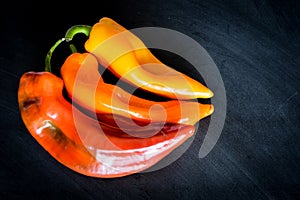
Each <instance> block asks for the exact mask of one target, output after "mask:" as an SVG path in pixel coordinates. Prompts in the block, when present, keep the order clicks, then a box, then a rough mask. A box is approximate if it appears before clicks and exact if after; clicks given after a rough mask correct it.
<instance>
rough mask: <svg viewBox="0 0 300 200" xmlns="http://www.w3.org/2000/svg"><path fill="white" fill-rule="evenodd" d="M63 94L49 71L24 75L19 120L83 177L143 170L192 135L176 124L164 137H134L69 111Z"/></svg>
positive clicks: (190, 128)
mask: <svg viewBox="0 0 300 200" xmlns="http://www.w3.org/2000/svg"><path fill="white" fill-rule="evenodd" d="M62 90H63V81H62V80H61V79H60V78H58V77H56V76H55V75H53V74H51V73H49V72H38V73H37V72H27V73H25V74H23V75H22V77H21V79H20V85H19V90H18V102H19V109H20V112H21V116H22V119H23V122H24V124H25V126H26V127H27V129H28V130H29V132H30V134H31V135H32V136H33V137H34V138H35V139H36V141H37V142H38V143H39V144H40V145H41V146H42V147H43V148H44V149H45V150H46V151H47V152H49V154H50V155H52V156H53V157H54V158H55V159H56V160H57V161H59V162H60V163H62V164H63V165H65V166H66V167H68V168H70V169H72V170H74V171H76V172H78V173H81V174H84V175H87V176H92V177H102V178H113V177H121V176H126V175H130V174H133V173H137V172H140V171H142V170H145V169H147V168H149V167H151V166H153V165H154V164H156V163H157V162H159V161H160V160H161V159H163V158H164V157H165V156H166V155H168V154H169V153H170V152H171V151H172V150H174V149H175V148H176V147H178V146H179V145H180V144H182V143H183V142H184V141H186V140H187V139H188V138H189V137H190V136H192V135H193V133H194V126H191V125H176V126H175V127H172V128H171V129H170V131H169V132H168V133H167V134H165V133H163V132H160V133H158V134H157V135H155V136H152V137H150V138H135V137H132V136H129V135H127V134H126V133H124V132H123V131H122V130H120V129H116V128H112V127H110V126H107V125H105V124H100V125H99V122H98V121H97V120H94V119H92V118H90V117H88V116H86V115H84V114H83V113H81V112H80V111H79V110H77V109H76V108H72V105H71V104H70V103H69V102H68V101H66V100H65V99H64V97H63V95H62ZM99 127H101V128H102V129H100V128H99Z"/></svg>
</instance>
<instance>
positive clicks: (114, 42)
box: [85, 17, 213, 99]
mask: <svg viewBox="0 0 300 200" xmlns="http://www.w3.org/2000/svg"><path fill="white" fill-rule="evenodd" d="M85 49H86V50H87V51H88V52H90V53H92V54H94V55H95V56H96V57H97V58H98V60H99V62H100V63H101V64H102V65H103V66H104V67H107V68H108V69H109V70H110V71H112V72H113V73H114V74H115V75H116V76H117V77H119V78H121V79H122V80H124V81H126V82H127V83H129V84H131V85H134V86H136V87H139V88H141V89H144V90H146V91H149V92H152V93H155V94H158V95H161V96H165V97H168V98H173V99H195V98H211V97H212V96H213V92H212V91H211V90H210V89H208V88H207V87H206V86H204V85H203V84H202V83H200V82H199V81H196V80H195V79H192V78H191V77H189V76H187V75H185V74H183V73H181V72H179V71H177V70H175V69H173V68H171V67H169V66H167V65H165V64H164V63H162V62H161V61H160V60H158V59H157V58H156V57H155V56H154V55H153V54H152V53H151V51H150V50H149V49H148V48H147V47H146V46H145V45H144V43H143V42H142V41H141V40H140V39H139V38H138V37H137V36H136V35H134V34H133V33H132V32H130V31H128V30H127V29H126V28H124V27H123V26H121V25H120V24H118V23H117V22H115V21H114V20H112V19H110V18H107V17H104V18H101V19H100V21H99V22H98V23H96V24H94V25H93V27H92V29H91V32H90V34H89V38H88V40H87V41H86V42H85Z"/></svg>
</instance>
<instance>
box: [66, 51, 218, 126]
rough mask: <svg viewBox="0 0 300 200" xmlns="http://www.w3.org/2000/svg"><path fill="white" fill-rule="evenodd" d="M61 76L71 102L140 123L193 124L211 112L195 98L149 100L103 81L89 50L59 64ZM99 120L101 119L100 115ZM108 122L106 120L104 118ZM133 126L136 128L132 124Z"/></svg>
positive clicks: (210, 106) (209, 107)
mask: <svg viewBox="0 0 300 200" xmlns="http://www.w3.org/2000/svg"><path fill="white" fill-rule="evenodd" d="M61 76H62V78H63V80H64V82H65V87H66V90H67V91H68V93H69V96H70V97H71V98H72V100H73V102H75V103H76V104H78V105H80V106H81V107H83V108H85V109H87V110H90V111H91V112H96V113H97V115H98V116H99V117H100V118H101V116H103V115H107V114H111V115H115V116H122V117H125V118H127V119H132V120H133V121H134V122H137V123H138V124H140V125H145V124H148V123H150V122H162V121H163V122H166V123H173V124H177V123H180V124H187V125H194V124H195V123H196V122H198V121H199V120H200V119H202V118H204V117H207V116H209V115H211V114H212V112H213V105H211V104H201V103H198V102H197V101H178V100H170V101H165V102H157V101H150V100H146V99H143V98H139V97H137V96H134V95H132V94H130V93H128V92H127V91H125V90H123V89H122V88H120V87H118V86H117V85H112V84H108V83H105V82H104V81H103V79H102V77H101V75H100V73H99V72H98V62H97V59H96V58H95V56H94V55H92V54H89V53H83V54H81V53H73V54H71V55H70V56H69V57H68V58H67V59H66V60H65V62H64V64H63V65H62V67H61ZM102 120H105V119H103V117H102ZM106 122H107V121H106ZM131 125H132V127H134V128H138V126H135V124H133V123H132V124H131Z"/></svg>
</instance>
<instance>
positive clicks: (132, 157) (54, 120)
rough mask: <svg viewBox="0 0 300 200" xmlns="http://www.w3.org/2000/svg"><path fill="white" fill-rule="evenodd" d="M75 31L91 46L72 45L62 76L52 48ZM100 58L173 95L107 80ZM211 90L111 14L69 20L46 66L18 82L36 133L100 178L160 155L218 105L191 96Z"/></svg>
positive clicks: (73, 165)
mask: <svg viewBox="0 0 300 200" xmlns="http://www.w3.org/2000/svg"><path fill="white" fill-rule="evenodd" d="M78 33H84V34H85V35H86V36H87V37H88V39H87V41H86V42H85V45H84V47H85V50H86V52H83V53H78V52H76V49H75V48H74V46H71V47H72V48H71V49H72V50H73V53H72V54H71V55H70V56H68V57H67V58H66V59H65V61H64V63H63V65H62V67H61V69H60V76H57V75H55V74H53V73H52V72H51V65H50V60H51V56H52V53H53V51H54V50H55V48H56V47H57V46H58V45H59V44H60V43H61V42H63V41H67V42H69V41H71V40H72V38H73V36H74V35H76V34H78ZM99 64H101V67H104V68H106V69H107V70H109V71H111V72H112V73H113V74H114V75H115V76H116V77H118V78H119V79H121V80H122V81H125V82H127V83H128V84H130V85H132V86H134V87H136V88H140V89H142V90H144V91H147V92H149V93H152V94H155V95H160V96H163V97H167V98H169V99H170V100H168V101H161V102H160V101H153V100H148V99H145V98H141V97H138V96H135V95H133V94H131V93H130V92H129V91H126V90H124V89H122V88H121V87H119V86H118V85H113V84H109V83H106V82H105V81H104V80H103V78H102V77H101V74H100V73H99V69H98V67H99ZM64 89H65V90H66V92H67V95H68V96H69V98H70V99H72V102H70V101H69V100H68V99H67V98H65V96H64V95H63V90H64ZM212 96H213V93H212V92H211V91H210V90H209V89H208V88H207V87H205V86H204V85H202V84H201V83H200V82H198V81H196V80H194V79H192V78H190V77H188V76H186V75H185V74H183V73H181V72H178V71H176V70H174V69H173V68H171V67H169V66H167V65H165V64H163V63H162V62H161V61H159V60H158V59H157V58H156V57H155V56H154V55H153V54H152V53H151V51H150V50H149V49H148V48H147V47H146V46H145V45H144V43H143V42H142V41H141V40H140V39H139V38H138V37H137V36H135V35H134V34H133V33H132V32H130V31H128V30H127V29H125V28H124V27H123V26H121V25H120V24H118V23H117V22H115V21H114V20H112V19H110V18H107V17H104V18H101V19H100V21H99V22H97V23H96V24H94V25H93V26H92V27H90V26H85V25H76V26H73V27H71V28H70V29H69V30H68V31H67V33H66V35H65V37H64V38H63V39H60V40H59V41H58V42H56V43H55V45H54V46H53V47H52V48H51V49H50V51H49V53H48V54H47V56H46V67H45V71H41V72H26V73H24V74H23V75H22V76H21V78H20V84H19V90H18V101H19V109H20V112H21V116H22V120H23V122H24V124H25V126H26V128H27V129H28V131H29V132H30V134H31V135H32V136H33V137H34V138H35V139H36V141H37V142H38V143H39V144H40V145H41V146H42V147H43V148H44V149H45V150H46V151H47V152H49V153H50V154H51V155H52V156H53V157H54V158H55V159H56V160H57V161H59V162H60V163H62V164H63V165H65V166H66V167H68V168H70V169H72V170H74V171H76V172H79V173H81V174H84V175H87V176H92V177H101V178H113V177H121V176H126V175H130V174H133V173H137V172H141V171H143V170H145V169H148V168H149V167H151V166H153V165H155V164H156V163H158V162H159V161H160V160H162V159H163V158H164V157H165V156H167V155H168V154H169V153H170V152H172V151H173V150H174V149H175V148H177V147H178V146H179V145H181V144H182V143H184V142H185V141H186V140H187V139H188V138H189V137H191V136H192V135H193V134H194V132H195V127H194V125H195V123H197V122H198V121H199V120H201V119H203V118H205V117H207V116H209V115H211V114H212V113H213V105H211V104H202V103H199V102H198V101H192V100H195V99H197V98H211V97H212Z"/></svg>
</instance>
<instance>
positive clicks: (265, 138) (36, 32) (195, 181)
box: [0, 0, 300, 200]
mask: <svg viewBox="0 0 300 200" xmlns="http://www.w3.org/2000/svg"><path fill="white" fill-rule="evenodd" d="M110 2H111V3H109V2H106V3H105V2H102V3H101V2H100V1H99V3H95V4H93V3H92V2H87V1H86V2H84V1H83V2H76V3H75V2H72V1H68V2H64V3H62V2H53V1H47V2H43V1H40V2H39V3H38V2H31V1H22V2H21V1H20V2H16V1H9V2H8V3H7V4H5V5H4V4H3V5H2V7H1V8H2V9H1V10H2V12H1V22H2V23H1V24H2V26H1V32H0V34H1V37H0V40H1V42H0V44H1V48H0V51H1V53H0V65H1V68H0V72H1V73H0V74H1V79H0V80H1V81H0V86H1V87H0V88H1V90H0V94H1V99H0V108H1V115H0V116H1V117H0V118H1V124H0V130H1V136H0V144H1V145H0V157H1V159H0V162H1V163H0V166H1V168H0V184H1V185H0V198H1V199H3V198H2V197H8V198H12V197H16V198H17V197H19V198H21V199H23V198H24V197H31V198H30V199H60V198H61V199H107V200H108V199H157V198H158V197H163V198H164V199H190V200H191V199H276V200H277V199H278V200H279V199H299V198H300V192H299V191H300V185H299V184H300V172H299V156H300V155H299V154H300V152H299V133H300V114H299V113H300V81H299V79H300V78H299V77H300V48H299V47H300V27H299V25H300V15H299V10H300V9H299V2H297V1H277V0H276V1H267V0H262V1H256V0H252V1H250V0H245V1H240V0H233V1H221V0H220V1H217V0H214V1H196V0H194V1H192V0H188V1H180V0H175V1H152V0H148V1H145V0H140V1H126V0H125V1H122V2H119V3H118V2H112V1H110ZM46 8H47V9H46ZM103 16H108V17H111V18H113V19H115V20H116V21H118V22H119V23H121V24H122V25H124V26H125V27H127V28H136V27H143V26H158V27H165V28H170V29H174V30H177V31H180V32H182V33H184V34H186V35H188V36H190V37H192V38H193V39H195V40H196V41H198V42H199V43H200V44H201V45H202V46H203V47H204V48H205V49H206V50H207V51H208V53H209V54H210V55H211V57H212V58H213V59H214V61H215V63H216V64H217V66H218V68H219V70H220V73H221V75H222V78H223V81H224V83H225V88H226V94H227V101H228V105H227V117H226V122H225V126H224V129H223V132H222V134H221V137H220V139H219V141H218V143H217V145H216V146H215V147H214V149H213V150H212V151H211V152H210V153H209V154H208V156H206V157H205V158H203V159H199V158H198V151H199V148H200V146H201V142H202V140H203V134H205V131H206V130H207V124H208V122H209V119H205V120H203V121H202V122H201V123H200V125H201V128H200V131H199V134H197V135H196V138H195V140H194V141H193V144H192V145H191V146H190V148H189V149H188V150H187V151H186V152H185V153H184V155H183V156H182V157H180V159H178V160H177V161H176V162H175V163H172V164H171V165H169V166H168V167H166V168H163V169H162V170H159V171H155V172H152V173H140V174H135V175H132V176H128V177H123V178H118V179H96V178H90V177H86V176H83V175H80V174H77V173H75V172H73V171H70V170H69V169H67V168H66V167H64V166H62V165H60V164H59V163H58V162H57V161H56V160H54V159H53V158H52V157H51V156H50V155H49V154H48V153H47V152H45V151H44V150H43V149H42V148H41V147H40V146H39V145H38V144H37V142H36V141H35V140H34V139H33V138H32V137H31V135H30V134H29V133H28V132H27V130H26V128H25V126H24V125H23V123H22V121H21V118H20V114H19V111H18V106H17V89H18V81H19V77H20V76H21V75H22V74H23V73H24V72H26V71H42V70H43V66H44V57H45V54H46V53H47V51H48V49H49V47H50V46H51V45H52V44H53V43H54V41H56V40H57V39H58V38H61V37H62V36H63V34H64V33H65V31H66V30H67V28H68V27H70V26H72V25H74V24H90V25H92V24H93V23H95V22H96V21H97V20H98V19H100V18H101V17H103ZM78 40H79V39H78ZM64 56H65V55H63V53H62V54H60V55H58V54H56V61H54V62H57V63H59V62H61V61H62V60H60V59H63V58H64ZM4 199H5V198H4Z"/></svg>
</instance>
